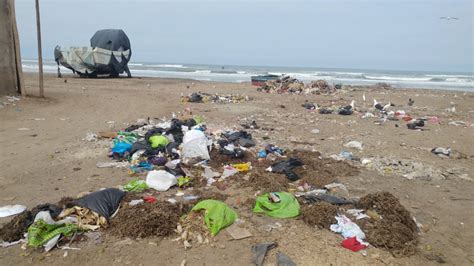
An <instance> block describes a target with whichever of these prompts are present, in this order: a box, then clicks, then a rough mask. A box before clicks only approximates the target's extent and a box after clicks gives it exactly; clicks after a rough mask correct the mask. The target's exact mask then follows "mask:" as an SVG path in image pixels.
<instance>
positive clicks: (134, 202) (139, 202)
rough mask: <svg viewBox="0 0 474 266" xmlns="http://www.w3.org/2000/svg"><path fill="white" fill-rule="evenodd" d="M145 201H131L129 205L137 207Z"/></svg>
mask: <svg viewBox="0 0 474 266" xmlns="http://www.w3.org/2000/svg"><path fill="white" fill-rule="evenodd" d="M143 202H144V201H143V200H142V199H138V200H131V201H130V202H129V203H128V205H130V206H135V205H138V204H142V203H143Z"/></svg>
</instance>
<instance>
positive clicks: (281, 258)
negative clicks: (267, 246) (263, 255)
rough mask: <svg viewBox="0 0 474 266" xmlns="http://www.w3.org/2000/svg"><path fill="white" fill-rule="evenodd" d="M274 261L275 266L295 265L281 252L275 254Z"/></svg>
mask: <svg viewBox="0 0 474 266" xmlns="http://www.w3.org/2000/svg"><path fill="white" fill-rule="evenodd" d="M276 261H277V266H296V263H295V262H294V261H292V260H291V259H290V257H288V256H287V255H286V254H285V253H283V252H277V254H276Z"/></svg>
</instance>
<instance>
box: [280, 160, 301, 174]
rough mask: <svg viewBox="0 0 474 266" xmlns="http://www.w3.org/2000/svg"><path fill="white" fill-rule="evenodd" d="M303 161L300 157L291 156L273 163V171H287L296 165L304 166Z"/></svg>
mask: <svg viewBox="0 0 474 266" xmlns="http://www.w3.org/2000/svg"><path fill="white" fill-rule="evenodd" d="M302 165H303V162H302V161H301V160H300V159H298V158H289V159H287V160H284V161H280V162H277V163H274V164H272V172H275V173H285V172H287V171H290V170H292V169H293V168H295V167H298V166H302Z"/></svg>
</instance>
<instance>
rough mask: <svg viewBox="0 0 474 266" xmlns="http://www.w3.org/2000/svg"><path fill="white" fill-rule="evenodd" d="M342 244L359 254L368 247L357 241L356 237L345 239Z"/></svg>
mask: <svg viewBox="0 0 474 266" xmlns="http://www.w3.org/2000/svg"><path fill="white" fill-rule="evenodd" d="M341 244H342V246H343V247H345V248H347V249H350V250H352V251H354V252H357V251H359V250H361V249H364V248H366V247H367V246H366V245H364V244H362V243H360V242H359V241H357V238H356V237H355V236H354V237H349V238H346V239H344V240H343V241H342V243H341Z"/></svg>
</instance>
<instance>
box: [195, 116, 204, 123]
mask: <svg viewBox="0 0 474 266" xmlns="http://www.w3.org/2000/svg"><path fill="white" fill-rule="evenodd" d="M193 119H194V122H196V124H197V125H199V124H202V123H203V122H204V118H203V117H202V116H200V115H196V116H195V117H194V118H193Z"/></svg>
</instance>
